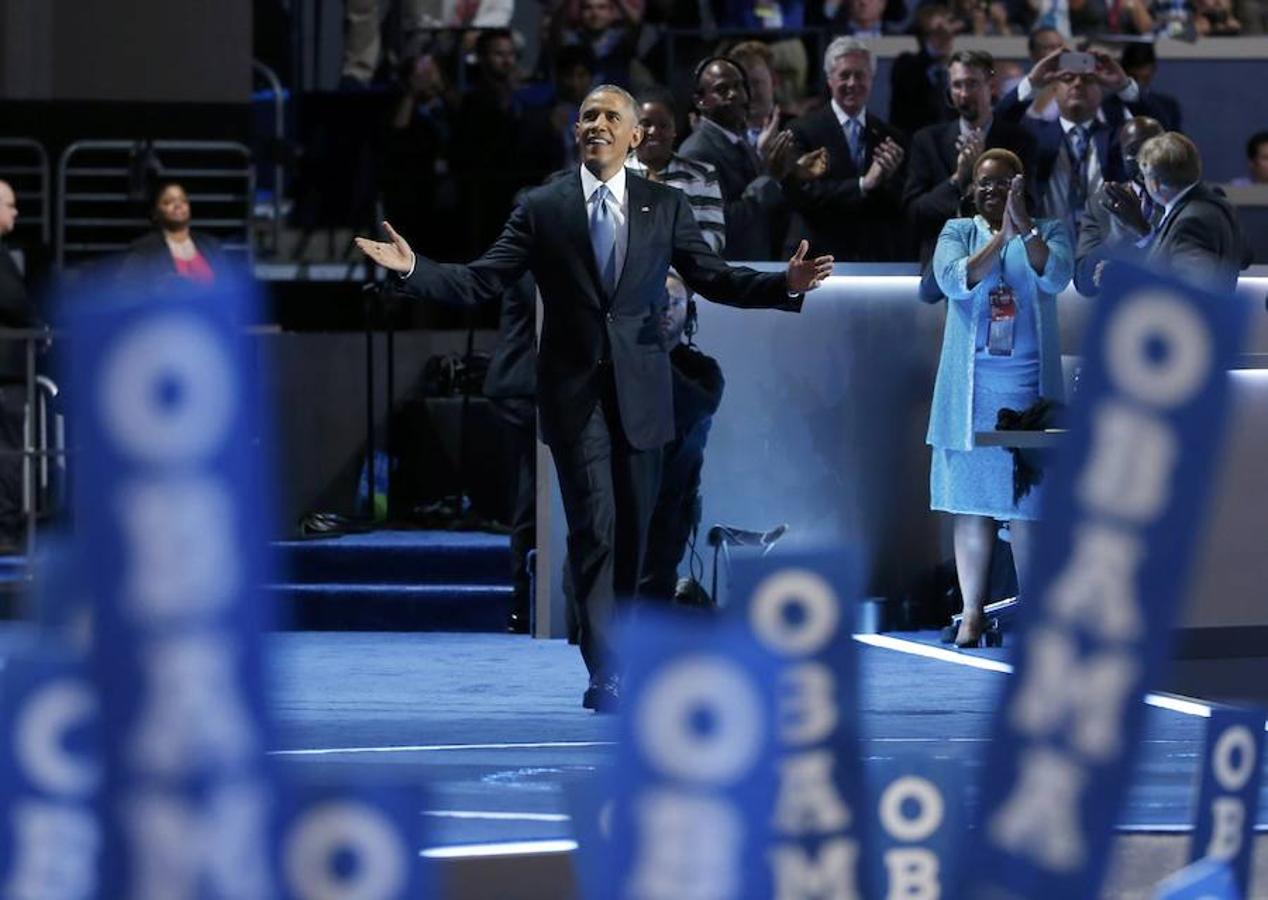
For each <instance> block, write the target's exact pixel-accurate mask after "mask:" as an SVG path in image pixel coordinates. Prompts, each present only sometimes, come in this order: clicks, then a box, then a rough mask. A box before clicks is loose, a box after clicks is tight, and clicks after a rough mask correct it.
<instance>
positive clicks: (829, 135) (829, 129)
mask: <svg viewBox="0 0 1268 900" xmlns="http://www.w3.org/2000/svg"><path fill="white" fill-rule="evenodd" d="M822 122H823V146H825V147H827V148H828V159H829V160H840V161H841V165H842V166H843V167H844V168H845V169H847V170H849V171H850V172H853V171H854V160H853V158H852V157H851V156H850V144H849V142H848V141H846V139H845V129H844V128H842V127H841V123H840V122H838V121H837V117H836V113H835V112H833V111H832V107H831V106H829V107H828V108H827V109H825V110H824V112H823V119H822Z"/></svg>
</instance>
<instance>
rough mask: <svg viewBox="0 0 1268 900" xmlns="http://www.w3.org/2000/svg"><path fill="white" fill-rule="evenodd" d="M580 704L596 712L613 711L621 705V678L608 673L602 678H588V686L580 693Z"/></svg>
mask: <svg viewBox="0 0 1268 900" xmlns="http://www.w3.org/2000/svg"><path fill="white" fill-rule="evenodd" d="M581 705H582V706H583V707H585V708H586V709H592V710H594V711H595V712H597V713H614V712H616V711H617V710H618V709H620V706H621V679H620V677H619V676H617V675H608V676H606V677H604V678H602V679H595V678H591V679H590V686H589V687H588V688H586V692H585V693H584V694H582V695H581Z"/></svg>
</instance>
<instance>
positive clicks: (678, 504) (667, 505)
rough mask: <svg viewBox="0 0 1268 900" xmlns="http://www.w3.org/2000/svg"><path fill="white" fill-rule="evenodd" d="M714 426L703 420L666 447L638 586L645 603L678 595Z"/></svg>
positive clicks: (705, 419)
mask: <svg viewBox="0 0 1268 900" xmlns="http://www.w3.org/2000/svg"><path fill="white" fill-rule="evenodd" d="M712 425H713V417H712V416H709V417H706V418H704V419H701V420H700V421H698V422H696V423H695V424H694V425H693V426H691V428H690V429H689V430H688V431H687V433H686V434H683V435H680V436H679V437H677V438H675V439H674V441H673V442H672V443H670V444H669V445H668V446H666V447H665V451H664V462H663V465H662V467H661V478H660V492H659V494H658V495H657V498H656V509H655V511H654V512H653V513H652V522H651V527H650V528H649V530H648V533H647V551H646V553H645V554H644V557H643V569H642V573H643V574H642V577H641V578H640V580H639V585H638V595H639V597H640V598H642V599H644V600H647V599H656V600H671V599H672V598H673V596H674V589H675V588H676V587H677V584H678V563H679V562H681V561H682V557H683V554H684V553H686V551H687V542H688V541H689V540H690V539H691V532H692V531H693V530H694V529H695V527H696V525H697V524H698V523H699V521H700V471H701V469H703V468H704V447H705V443H706V442H707V441H708V439H709V428H710V426H712Z"/></svg>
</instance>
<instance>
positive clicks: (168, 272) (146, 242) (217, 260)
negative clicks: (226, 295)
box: [120, 229, 225, 280]
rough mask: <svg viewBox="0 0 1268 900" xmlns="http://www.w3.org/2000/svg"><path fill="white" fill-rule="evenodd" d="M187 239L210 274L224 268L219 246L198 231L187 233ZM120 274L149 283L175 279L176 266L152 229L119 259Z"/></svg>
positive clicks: (157, 233)
mask: <svg viewBox="0 0 1268 900" xmlns="http://www.w3.org/2000/svg"><path fill="white" fill-rule="evenodd" d="M189 236H190V238H191V239H192V240H193V242H194V246H195V247H196V248H198V252H199V253H201V254H202V257H203V259H205V260H207V265H209V266H210V267H211V271H213V272H219V271H221V270H222V269H223V268H224V266H225V255H224V251H223V250H221V249H220V242H219V241H218V240H216V239H215V238H214V237H212V236H211V235H209V234H203V233H202V232H201V231H191V232H190V233H189ZM120 274H121V275H122V276H123V277H125V278H143V279H149V280H157V279H160V278H167V277H175V276H176V263H175V262H174V261H173V260H172V251H171V250H169V249H168V247H167V240H166V239H165V238H164V237H163V232H161V231H159V230H158V229H154V230H153V231H151V232H149V233H148V234H146V235H145V236H144V237H140V238H137V239H136V240H135V241H133V242H132V244H131V245H130V246H129V247H128V250H127V252H126V253H125V255H124V257H123V264H122V266H121V268H120Z"/></svg>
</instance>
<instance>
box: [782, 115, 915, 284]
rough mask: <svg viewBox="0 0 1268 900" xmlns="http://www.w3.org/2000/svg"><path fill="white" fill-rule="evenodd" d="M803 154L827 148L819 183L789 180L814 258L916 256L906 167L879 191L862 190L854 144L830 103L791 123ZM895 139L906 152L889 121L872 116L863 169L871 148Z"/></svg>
mask: <svg viewBox="0 0 1268 900" xmlns="http://www.w3.org/2000/svg"><path fill="white" fill-rule="evenodd" d="M792 132H793V135H794V137H796V139H797V143H798V145H799V146H800V147H801V149H802V151H803V152H804V151H809V150H817V149H818V148H820V147H826V148H828V173H827V174H826V175H824V177H822V178H820V179H818V180H817V181H811V182H805V183H795V182H789V185H788V187H787V194H788V199H789V202H790V204H791V205H792V207H793V209H794V210H796V211H797V212H799V213H800V214H801V216H802V218H803V219H804V220H805V224H806V238H807V240H809V241H810V255H811V256H817V255H820V254H823V253H831V254H832V255H833V256H835V257H836V259H837V261H838V262H843V261H860V262H888V261H892V260H909V259H913V258H915V252H914V248H912V247H911V246H910V241H909V233H908V230H907V228H906V223H905V221H904V219H903V215H902V188H903V181H904V180H905V178H906V165H907V163H906V161H905V160H904V162H903V166H902V167H900V168H899V170H898V171H897V172H896V173H895V174H894V175H893V177H891V178H889V179H888V180H886V181H885V182H884V183H882V184H881V185H880V187H878V188H877V189H876V190H874V191H872V192H871V193H869V194H866V195H864V194H863V193H862V192H861V191H860V190H859V177H860V176H861V175H863V172H860V171H859V170H858V169H857V168H856V167H855V165H854V160H853V159H851V158H850V145H849V144H848V143H847V142H846V140H845V131H844V130H842V128H841V123H840V122H838V121H837V117H836V114H835V113H834V112H833V111H832V107H831V105H828V106H825V107H823V109H820V110H818V111H816V112H812V113H808V114H807V115H805V116H802V117H801V118H800V119H798V120H797V121H796V122H794V123H793V125H792ZM887 137H891V138H893V139H894V140H895V141H897V142H898V143H899V144H901V145H902V146H903V148H904V149H906V146H907V139H906V138H905V137H904V136H903V134H902V132H900V131H898V129H896V128H894V127H892V126H890V125H889V124H888V123H886V122H885V121H884V120H882V119H880V118H878V117H877V116H874V115H872V114H871V113H870V112H869V113H868V114H867V127H866V128H865V129H864V133H863V139H864V141H865V142H866V146H867V153H866V158H865V161H864V171H866V167H867V166H870V165H871V164H872V148H874V147H875V146H877V145H878V144H880V143H881V142H882V141H884V140H885V138H887Z"/></svg>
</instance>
